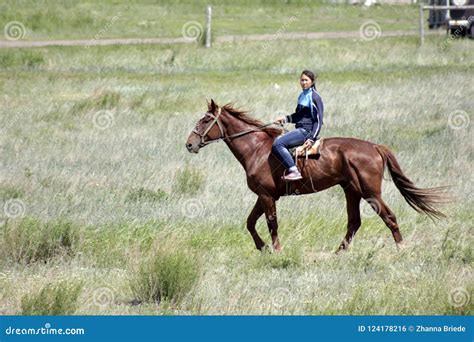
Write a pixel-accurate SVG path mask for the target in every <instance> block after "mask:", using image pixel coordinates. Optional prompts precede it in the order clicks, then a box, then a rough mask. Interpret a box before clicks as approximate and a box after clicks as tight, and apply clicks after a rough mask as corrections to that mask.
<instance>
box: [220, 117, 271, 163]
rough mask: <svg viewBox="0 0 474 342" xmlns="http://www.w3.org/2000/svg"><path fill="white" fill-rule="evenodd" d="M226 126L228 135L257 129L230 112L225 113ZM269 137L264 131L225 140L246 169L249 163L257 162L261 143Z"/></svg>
mask: <svg viewBox="0 0 474 342" xmlns="http://www.w3.org/2000/svg"><path fill="white" fill-rule="evenodd" d="M223 121H224V126H225V129H226V132H227V135H233V134H237V133H241V132H244V131H247V130H251V129H255V126H253V125H250V124H248V123H246V122H243V121H241V120H239V119H238V118H235V117H233V116H231V115H229V114H227V115H225V119H224V120H223ZM264 139H269V136H268V135H267V134H266V133H264V132H257V133H249V134H245V135H242V136H240V137H236V138H233V139H226V140H225V142H226V144H227V146H228V147H229V149H230V150H231V151H232V154H233V155H234V156H235V158H237V160H238V161H239V162H240V163H241V164H242V166H243V167H244V169H245V170H247V169H248V167H249V165H253V164H255V159H256V158H258V156H257V153H256V152H257V151H258V150H259V148H258V147H260V145H261V144H263V143H264V142H265V141H264Z"/></svg>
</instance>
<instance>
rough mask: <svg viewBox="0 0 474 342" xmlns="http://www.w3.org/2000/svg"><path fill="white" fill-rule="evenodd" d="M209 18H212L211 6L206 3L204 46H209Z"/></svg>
mask: <svg viewBox="0 0 474 342" xmlns="http://www.w3.org/2000/svg"><path fill="white" fill-rule="evenodd" d="M211 19H212V8H211V5H208V6H207V16H206V48H210V47H211Z"/></svg>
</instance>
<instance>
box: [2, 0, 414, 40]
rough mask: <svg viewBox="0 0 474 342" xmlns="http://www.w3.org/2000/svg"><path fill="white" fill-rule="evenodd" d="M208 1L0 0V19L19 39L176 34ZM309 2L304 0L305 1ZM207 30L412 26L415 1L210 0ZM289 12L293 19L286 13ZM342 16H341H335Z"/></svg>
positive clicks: (220, 32)
mask: <svg viewBox="0 0 474 342" xmlns="http://www.w3.org/2000/svg"><path fill="white" fill-rule="evenodd" d="M208 4H209V2H208V1H204V0H199V1H158V2H154V1H149V0H141V1H135V2H134V3H133V5H132V4H130V3H128V2H126V1H111V0H108V1H101V2H96V1H81V2H80V3H78V2H75V1H72V0H68V1H60V2H58V1H53V0H49V1H45V2H41V3H38V2H37V1H32V0H24V1H20V2H18V1H13V0H7V1H4V2H2V4H1V5H0V25H1V26H2V27H4V26H5V25H6V24H7V23H9V22H11V21H19V22H21V23H22V24H23V25H24V26H25V29H26V34H25V37H24V39H27V40H35V39H79V38H82V39H90V40H93V39H96V38H99V39H102V38H135V37H138V38H145V37H181V36H182V29H183V26H184V25H185V23H187V22H189V21H197V22H199V23H200V25H201V26H202V27H204V26H205V18H206V16H205V13H206V12H205V11H206V6H207V5H208ZM308 5H310V6H308ZM212 7H213V21H212V26H213V31H212V32H213V35H215V36H222V35H240V34H263V33H266V34H276V33H277V32H319V31H358V30H359V28H360V26H361V25H362V24H363V23H365V22H367V21H368V20H373V19H376V21H377V22H378V24H379V25H380V27H381V29H382V31H384V30H415V29H416V28H417V24H418V21H417V18H418V8H417V7H416V6H393V5H384V6H373V7H370V8H366V7H363V6H345V5H327V4H325V3H324V1H317V2H315V1H310V0H303V1H291V2H285V1H247V0H239V1H229V0H226V1H216V2H214V3H213V4H212ZM292 18H293V19H292ZM341 18H344V20H341Z"/></svg>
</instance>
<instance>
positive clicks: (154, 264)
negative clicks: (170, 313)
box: [131, 250, 198, 303]
mask: <svg viewBox="0 0 474 342" xmlns="http://www.w3.org/2000/svg"><path fill="white" fill-rule="evenodd" d="M197 280H198V264H197V262H196V260H195V259H194V258H193V257H190V256H188V255H186V254H184V253H183V252H178V251H174V252H166V251H163V250H161V251H158V252H156V253H155V254H153V255H152V256H151V257H149V258H147V260H146V261H144V262H143V263H142V264H141V265H140V266H139V269H138V271H137V272H136V274H135V277H134V279H133V280H132V282H131V289H132V292H133V293H134V295H135V297H136V299H138V300H139V301H143V302H161V301H168V302H172V303H178V302H180V301H181V300H182V299H183V298H184V296H185V295H186V294H187V293H188V292H189V291H190V290H191V289H192V288H193V286H194V285H195V284H196V282H197Z"/></svg>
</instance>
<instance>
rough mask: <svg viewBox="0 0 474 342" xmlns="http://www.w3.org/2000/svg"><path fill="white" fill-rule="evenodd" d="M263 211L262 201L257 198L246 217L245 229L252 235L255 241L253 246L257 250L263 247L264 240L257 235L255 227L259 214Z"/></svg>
mask: <svg viewBox="0 0 474 342" xmlns="http://www.w3.org/2000/svg"><path fill="white" fill-rule="evenodd" d="M263 212H264V210H263V206H262V203H261V201H260V199H257V203H255V206H254V207H253V209H252V211H251V212H250V215H249V217H248V218H247V229H248V231H249V232H250V235H252V238H253V241H254V242H255V247H257V249H258V250H262V248H263V247H265V242H263V240H262V239H261V238H260V235H258V233H257V230H256V229H255V225H256V223H257V220H258V218H259V217H260V216H262V214H263Z"/></svg>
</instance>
